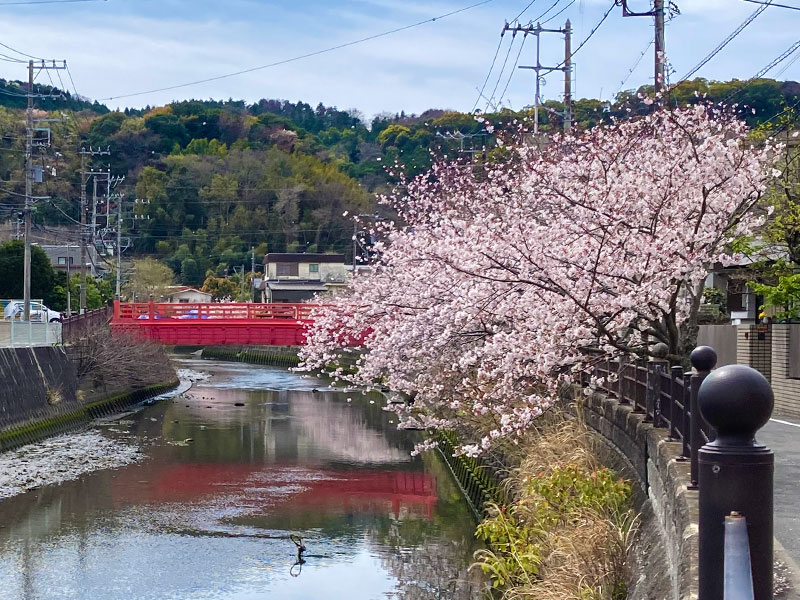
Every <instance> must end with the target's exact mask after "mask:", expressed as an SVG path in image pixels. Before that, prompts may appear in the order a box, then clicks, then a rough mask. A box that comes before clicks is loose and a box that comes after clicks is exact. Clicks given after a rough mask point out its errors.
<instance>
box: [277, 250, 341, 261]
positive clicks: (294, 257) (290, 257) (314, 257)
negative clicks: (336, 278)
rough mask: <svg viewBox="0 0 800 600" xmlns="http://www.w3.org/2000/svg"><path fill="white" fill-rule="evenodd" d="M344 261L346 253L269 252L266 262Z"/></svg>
mask: <svg viewBox="0 0 800 600" xmlns="http://www.w3.org/2000/svg"><path fill="white" fill-rule="evenodd" d="M279 262H280V263H344V254H305V253H300V252H298V253H287V254H267V255H266V256H265V257H264V264H267V263H279Z"/></svg>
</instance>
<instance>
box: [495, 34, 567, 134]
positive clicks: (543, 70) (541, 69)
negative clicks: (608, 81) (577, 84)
mask: <svg viewBox="0 0 800 600" xmlns="http://www.w3.org/2000/svg"><path fill="white" fill-rule="evenodd" d="M506 31H512V32H513V33H514V34H517V33H518V32H522V33H524V34H525V35H535V36H536V65H534V66H520V67H519V68H520V69H531V70H533V71H536V93H535V96H534V103H533V133H534V135H536V134H538V133H539V106H541V103H542V100H541V98H542V95H541V86H542V75H543V74H544V75H547V74H548V73H552V72H553V71H563V72H564V117H563V118H564V129H565V130H568V129H569V127H570V126H571V125H572V112H571V111H572V79H571V78H572V49H571V44H572V28H571V26H570V22H569V21H567V24H566V26H565V27H564V29H545V28H544V27H542V26H541V24H540V23H536V25H533V24H531V23H529V24H528V25H524V26H523V25H513V26H512V25H509V24H508V23H506V24H505V26H504V27H503V33H505V32H506ZM543 33H563V34H564V62H563V63H561V64H560V65H558V66H556V67H545V66H543V65H542V63H541V60H540V56H541V35H542V34H543Z"/></svg>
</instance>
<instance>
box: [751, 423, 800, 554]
mask: <svg viewBox="0 0 800 600" xmlns="http://www.w3.org/2000/svg"><path fill="white" fill-rule="evenodd" d="M756 439H757V440H758V441H759V442H761V443H762V444H766V445H767V446H768V447H769V448H770V449H771V450H772V451H773V452H774V453H775V537H776V538H778V541H779V542H780V543H781V544H783V546H784V548H786V552H787V553H788V554H789V556H791V557H792V558H793V559H794V560H795V562H797V563H799V564H800V510H798V509H800V419H793V418H785V417H775V419H770V421H769V423H767V424H766V425H765V426H764V428H763V429H761V430H760V431H759V432H758V433H757V434H756Z"/></svg>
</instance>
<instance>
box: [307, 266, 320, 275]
mask: <svg viewBox="0 0 800 600" xmlns="http://www.w3.org/2000/svg"><path fill="white" fill-rule="evenodd" d="M308 272H309V273H319V265H308Z"/></svg>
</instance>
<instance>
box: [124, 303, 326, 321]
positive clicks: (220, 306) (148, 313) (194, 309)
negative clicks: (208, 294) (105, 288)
mask: <svg viewBox="0 0 800 600" xmlns="http://www.w3.org/2000/svg"><path fill="white" fill-rule="evenodd" d="M315 307H316V305H314V304H256V303H245V302H211V303H189V302H181V303H166V302H114V321H115V322H121V321H135V320H139V319H143V320H144V319H290V320H295V321H303V320H308V319H309V318H310V316H311V311H312V310H313V309H314V308H315Z"/></svg>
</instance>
